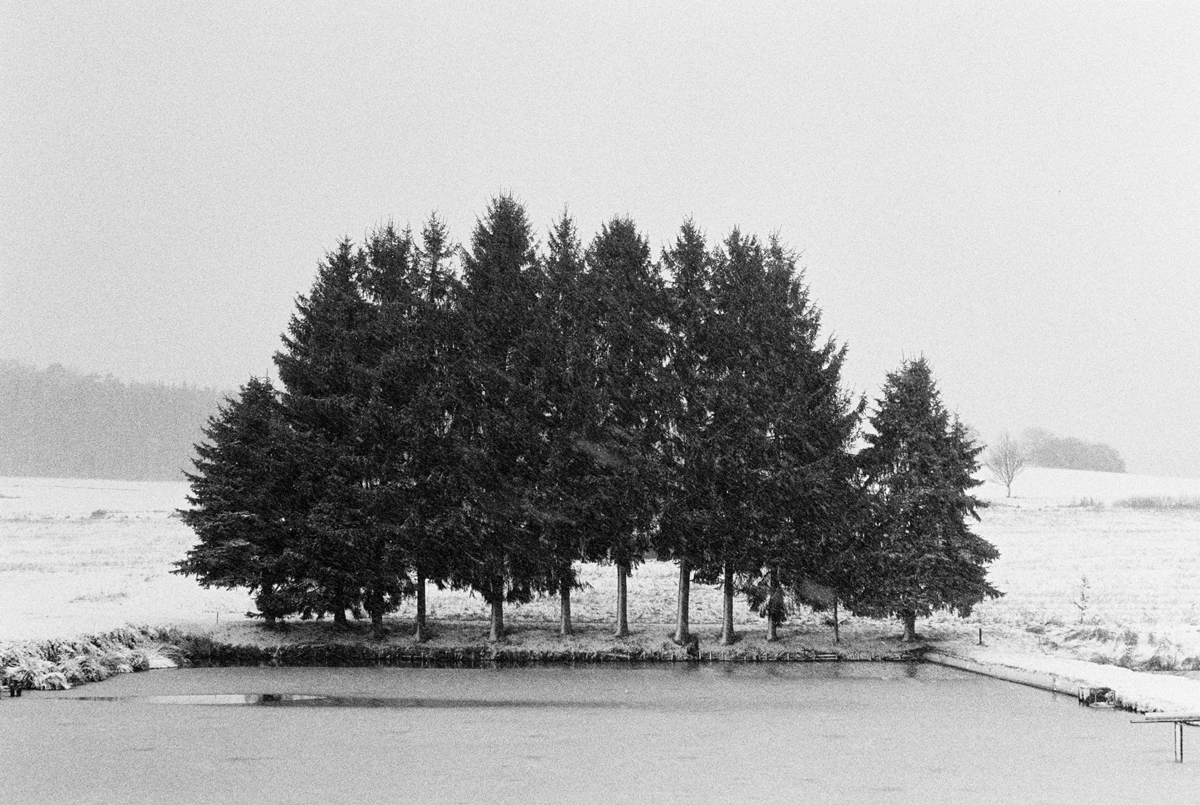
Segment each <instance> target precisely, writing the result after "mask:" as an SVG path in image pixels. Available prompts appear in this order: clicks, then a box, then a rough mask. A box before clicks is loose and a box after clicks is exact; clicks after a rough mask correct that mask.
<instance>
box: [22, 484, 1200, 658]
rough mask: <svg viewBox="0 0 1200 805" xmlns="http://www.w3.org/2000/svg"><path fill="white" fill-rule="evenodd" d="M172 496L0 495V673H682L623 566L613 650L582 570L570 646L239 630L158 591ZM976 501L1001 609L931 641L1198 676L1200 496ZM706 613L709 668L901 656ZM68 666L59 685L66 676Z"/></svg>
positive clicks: (1031, 490)
mask: <svg viewBox="0 0 1200 805" xmlns="http://www.w3.org/2000/svg"><path fill="white" fill-rule="evenodd" d="M185 492H186V487H185V486H184V485H183V484H134V483H124V482H108V481H64V480H47V479H0V613H3V616H0V648H2V650H4V651H6V652H8V654H7V655H6V656H8V657H9V658H10V659H11V658H12V657H13V656H14V655H13V653H12V652H14V651H21V652H24V654H25V655H27V656H30V657H33V658H41V659H43V660H46V661H48V662H51V663H52V664H53V663H54V662H56V661H54V660H50V659H49V658H48V657H47V656H45V655H47V654H53V653H54V652H55V651H56V650H57V649H54V648H53V645H58V646H59V648H60V649H61V647H62V646H63V645H65V643H64V640H65V639H67V638H72V637H73V636H76V635H79V634H98V635H102V637H100V638H94V639H92V640H91V642H94V643H104V644H105V645H107V646H108V648H109V650H111V652H112V654H113V659H112V661H110V662H108V663H107V665H106V661H104V660H102V659H97V658H95V657H93V658H92V659H93V660H94V662H93V661H89V660H88V659H87V657H84V658H83V659H79V660H78V662H76V663H75V665H77V666H79V668H80V669H82V668H84V667H85V666H86V667H87V668H93V667H94V666H95V665H96V664H97V663H98V664H99V665H100V666H101V667H110V666H111V668H113V669H115V670H118V671H119V670H125V669H126V668H129V669H136V668H137V667H139V666H144V665H146V664H147V663H148V661H149V660H148V659H147V662H141V661H140V659H137V658H136V657H132V656H126V652H137V651H141V652H144V653H145V654H146V655H147V658H149V657H151V656H158V657H163V658H169V657H171V656H179V654H180V653H182V654H185V655H190V656H192V657H194V658H195V659H197V660H200V661H206V659H207V660H208V661H219V662H255V663H257V662H272V661H275V662H288V663H312V664H318V663H320V664H338V663H339V662H343V661H344V662H350V661H353V662H356V663H362V662H366V663H374V662H414V661H421V658H428V659H429V661H437V662H443V661H444V662H461V663H465V664H472V663H474V662H483V661H490V660H491V659H493V658H499V659H500V660H502V661H512V662H524V661H531V660H536V659H558V660H564V659H565V660H571V659H574V660H580V661H587V660H604V659H617V658H620V659H627V658H643V659H681V658H682V657H683V656H684V655H683V652H682V651H681V650H680V649H678V647H675V646H674V644H672V643H670V642H669V635H670V632H671V625H670V624H671V621H672V619H673V616H674V606H675V582H676V576H675V570H674V568H673V567H672V566H669V565H666V564H663V563H657V562H650V563H647V564H645V565H643V566H642V567H640V568H638V569H637V570H636V571H635V574H634V576H633V578H632V579H631V581H630V604H631V612H630V616H631V626H632V628H633V631H634V634H633V635H632V636H631V637H630V638H626V639H622V640H615V639H613V638H612V637H611V636H610V632H611V624H610V621H611V608H612V601H613V592H614V590H615V579H614V571H613V570H612V569H611V568H608V567H597V566H585V567H584V568H583V569H582V574H581V575H582V580H583V581H584V583H585V588H584V589H583V590H580V591H579V592H578V593H577V594H576V596H575V600H574V607H573V608H574V612H575V620H576V626H577V630H578V632H579V634H577V635H576V636H575V637H572V638H560V637H558V636H557V635H556V632H555V628H556V619H557V609H556V601H554V600H552V599H551V600H541V601H536V602H534V603H532V604H528V605H525V606H520V607H510V608H508V610H507V611H506V620H507V622H508V624H509V627H510V629H509V634H508V636H507V639H506V641H505V642H504V644H502V645H501V646H491V645H488V644H487V642H486V617H487V612H486V608H485V606H484V604H483V602H482V601H481V600H480V599H479V598H478V597H474V596H471V595H469V594H466V593H461V592H453V591H437V590H433V589H431V590H430V594H429V614H430V618H431V625H432V626H433V629H434V636H433V639H431V640H430V641H429V643H428V644H426V645H425V646H424V647H421V648H419V649H418V648H417V647H414V646H413V645H412V641H411V638H410V637H409V636H408V633H409V630H410V628H411V618H412V612H411V607H408V608H405V609H403V610H401V611H400V612H398V613H397V614H396V615H395V616H394V617H393V618H392V619H390V620H389V622H388V627H389V634H388V635H387V636H386V637H385V639H383V640H381V641H373V640H371V639H370V636H369V633H368V630H367V628H366V626H365V625H352V627H351V628H350V629H349V630H346V631H344V632H334V631H333V629H332V625H331V624H312V623H302V624H294V625H292V626H290V627H289V628H288V629H286V630H283V631H278V632H275V631H269V630H266V629H264V628H262V627H261V626H259V625H257V623H256V622H253V621H248V620H247V619H245V617H244V613H245V612H246V611H247V610H248V609H251V608H252V606H251V604H250V601H249V599H248V598H247V596H246V595H245V594H244V593H240V592H237V591H225V590H203V589H202V588H200V587H198V586H197V585H195V584H194V583H193V582H192V581H191V580H189V579H184V578H181V577H178V576H173V575H171V574H170V573H169V571H170V569H171V563H172V562H173V561H175V560H176V559H178V558H180V557H181V556H182V555H183V553H184V551H186V550H187V548H188V547H189V546H190V544H191V542H192V534H191V532H190V531H188V529H187V528H186V527H184V526H183V525H182V523H181V522H180V521H179V520H178V519H177V518H175V517H172V516H171V512H172V510H173V509H174V508H176V507H177V506H179V505H182V504H183V496H184V494H185ZM982 492H983V494H984V496H985V497H987V498H989V499H990V501H991V502H992V504H993V505H992V506H990V507H989V508H987V509H985V510H984V511H983V512H982V515H983V521H982V522H981V523H980V524H979V525H978V530H979V532H980V533H981V534H982V535H983V536H984V537H986V538H987V539H989V540H991V541H992V542H993V543H994V544H995V545H996V546H997V547H998V548H999V549H1000V552H1001V558H1000V560H999V561H998V562H996V563H995V564H994V565H993V566H992V569H991V577H992V579H993V581H994V583H996V585H997V586H998V587H1000V588H1001V589H1002V590H1004V591H1005V592H1006V593H1007V595H1006V596H1005V597H1004V598H1002V599H999V600H998V601H994V602H988V603H986V604H984V605H982V606H980V607H979V608H978V609H977V611H976V613H975V614H974V615H972V617H971V618H970V619H968V620H966V621H963V620H960V619H957V618H952V617H949V616H943V615H938V616H935V617H934V618H931V619H928V620H927V621H925V622H922V623H920V624H919V628H920V629H921V631H922V632H923V633H924V635H925V637H926V638H927V639H928V640H929V641H930V642H932V643H934V644H938V645H942V646H953V645H954V644H967V643H970V642H974V639H975V637H976V635H977V630H978V629H979V628H982V629H983V630H984V637H985V641H987V642H988V643H989V644H991V645H997V644H1000V643H1003V644H1006V645H1011V646H1013V647H1015V648H1018V649H1020V650H1024V651H1034V652H1047V653H1054V654H1057V655H1063V656H1071V657H1078V658H1082V659H1088V660H1093V661H1101V662H1111V663H1117V664H1122V665H1125V666H1127V667H1139V668H1163V669H1168V670H1170V669H1189V668H1200V609H1198V605H1200V582H1198V581H1197V579H1198V578H1200V573H1198V572H1197V571H1200V567H1198V565H1200V510H1197V509H1195V508H1192V507H1190V504H1189V502H1188V501H1189V499H1194V498H1196V497H1197V496H1198V495H1200V481H1194V480H1181V479H1153V478H1143V477H1139V476H1120V475H1107V474H1100V473H1070V472H1066V471H1052V470H1030V471H1028V472H1027V473H1026V474H1025V475H1023V476H1021V477H1020V478H1019V479H1018V480H1017V483H1016V484H1015V485H1014V498H1013V499H1011V500H1006V499H1004V498H1003V489H1002V488H998V487H995V486H994V485H990V484H989V485H988V486H987V487H984V489H983V490H982ZM1137 498H1151V499H1155V500H1150V501H1146V500H1136V499H1137ZM1127 501H1131V503H1129V504H1128V505H1120V504H1123V503H1125V502H1127ZM1085 579H1086V581H1085ZM719 613H720V597H719V595H718V594H717V591H716V590H715V589H713V588H710V587H703V586H699V585H697V586H695V587H694V588H693V606H692V620H693V625H694V630H695V631H696V632H698V633H699V636H700V640H701V652H702V653H703V654H704V655H705V656H708V657H711V658H712V659H734V660H736V659H743V660H745V659H772V658H782V659H803V658H811V657H812V656H813V655H815V654H817V653H826V652H834V653H837V654H838V655H839V656H841V657H844V658H846V659H870V658H881V657H896V656H899V654H900V652H901V651H902V650H903V649H904V648H905V647H904V646H903V645H901V644H900V643H898V642H897V641H896V639H895V638H896V636H897V635H898V633H899V629H898V627H897V626H896V625H895V624H893V623H888V622H878V621H870V620H866V619H859V618H848V619H846V620H845V622H844V623H843V625H842V638H843V640H842V643H841V644H839V645H836V646H835V645H834V644H833V641H832V629H831V628H830V626H829V625H828V623H827V616H825V615H821V614H816V613H812V612H809V611H801V612H798V613H796V616H795V617H794V618H793V620H792V621H790V622H789V623H788V624H787V625H786V626H785V628H784V629H783V630H782V635H783V640H782V641H781V642H780V643H777V644H766V643H765V642H764V641H763V639H762V638H763V630H762V623H761V620H760V619H759V618H758V617H757V616H756V615H755V614H754V613H751V612H749V611H747V610H746V608H745V606H744V605H742V604H740V602H739V607H738V609H737V613H736V619H735V620H736V623H737V626H738V629H739V631H740V632H741V633H742V639H741V640H740V641H739V642H738V643H737V644H735V645H734V646H732V647H729V648H728V649H725V648H721V647H718V646H717V645H716V635H717V632H718V624H719ZM128 623H142V624H150V627H147V628H146V629H140V630H135V631H125V632H121V633H120V634H122V635H124V637H122V638H121V639H118V640H116V641H115V644H116V645H114V641H113V640H112V639H106V638H105V637H103V636H104V635H108V636H109V638H111V635H112V630H114V629H116V628H118V627H120V626H122V625H123V624H128ZM123 641H125V642H123ZM66 642H67V643H70V641H69V640H67V641H66ZM78 642H79V645H83V643H87V642H89V641H78ZM170 645H174V646H176V648H177V649H179V650H180V651H179V652H175V653H173V650H172V649H171V648H169V647H168V646H170ZM122 646H123V647H122ZM312 646H328V647H331V648H312ZM98 648H99V646H98ZM60 653H61V652H60ZM81 653H82V654H84V655H86V654H89V653H90V654H95V653H96V652H94V651H93V652H89V651H87V650H84V651H82V652H76V653H75V654H73V655H72V656H69V657H59V658H58V660H57V661H58V662H60V664H61V661H62V660H64V659H65V660H67V661H68V663H67V666H69V665H70V662H72V661H73V660H72V657H78V656H79V655H80V654H81ZM5 664H9V662H8V661H7V660H6V661H5ZM67 666H64V669H65V670H62V671H61V672H62V673H63V674H64V676H67V675H69V674H68V672H70V671H71V667H74V666H71V667H67ZM41 668H42V670H41V673H49V672H52V671H53V669H50V670H47V669H46V668H45V667H41ZM79 678H81V679H87V678H88V677H87V676H86V674H83V675H81V676H80V677H79Z"/></svg>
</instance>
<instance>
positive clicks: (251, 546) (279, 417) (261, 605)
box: [174, 379, 308, 621]
mask: <svg viewBox="0 0 1200 805" xmlns="http://www.w3.org/2000/svg"><path fill="white" fill-rule="evenodd" d="M204 435H205V437H206V439H207V441H206V442H204V443H202V444H198V445H196V455H197V458H196V460H195V473H193V474H188V476H187V477H188V480H189V481H191V484H192V494H191V495H190V496H189V497H188V502H189V503H191V504H192V507H191V508H190V509H185V510H184V511H183V512H182V517H183V521H184V522H185V523H186V524H187V525H188V526H190V527H191V528H192V529H193V530H194V531H195V532H196V536H197V537H198V538H199V542H198V543H197V544H196V545H195V547H193V548H192V549H191V550H189V551H188V554H187V558H185V559H184V560H182V561H180V562H178V563H177V569H176V570H175V571H174V572H176V573H180V574H183V575H189V576H195V577H196V579H197V581H199V582H200V584H202V585H204V586H205V587H230V588H236V587H245V588H247V589H249V590H250V591H251V593H252V594H253V595H254V597H255V602H256V603H257V605H258V609H259V612H260V613H261V614H262V615H263V616H264V617H265V618H267V619H268V621H274V620H275V619H276V618H280V617H283V616H285V615H289V614H292V613H294V612H296V611H298V610H299V609H300V608H301V607H302V606H303V602H302V601H301V600H300V598H299V597H298V596H297V594H296V590H295V589H293V586H292V585H291V583H290V579H291V578H292V576H293V575H294V570H295V565H296V563H297V562H298V561H299V557H298V556H297V555H296V554H295V553H294V552H293V551H294V548H295V547H296V546H297V545H298V544H299V543H301V542H302V541H304V539H305V538H306V537H307V536H308V535H307V533H306V532H307V529H306V526H305V523H304V520H303V517H302V516H301V514H300V513H301V512H303V511H304V507H305V497H306V495H305V492H304V490H305V481H304V480H303V472H302V467H301V465H300V463H299V461H298V457H299V456H298V453H297V452H296V450H295V447H296V440H295V436H294V434H293V433H292V431H291V429H290V428H289V427H288V425H287V423H286V422H285V421H284V418H283V412H282V410H281V408H280V405H279V401H278V399H277V396H276V393H275V389H274V388H273V387H272V386H271V384H270V383H269V382H268V381H266V380H258V379H252V380H250V382H248V383H247V384H246V385H245V386H243V387H242V390H241V392H240V393H239V395H238V397H237V398H236V399H231V400H227V401H226V404H225V405H224V406H222V407H221V409H220V412H219V413H218V414H217V415H216V416H214V417H212V418H211V419H210V420H209V424H208V427H207V428H206V429H205V430H204Z"/></svg>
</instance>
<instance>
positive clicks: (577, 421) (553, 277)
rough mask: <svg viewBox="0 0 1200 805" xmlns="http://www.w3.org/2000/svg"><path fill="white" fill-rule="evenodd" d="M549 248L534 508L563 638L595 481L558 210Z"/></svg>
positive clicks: (576, 251)
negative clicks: (539, 469)
mask: <svg viewBox="0 0 1200 805" xmlns="http://www.w3.org/2000/svg"><path fill="white" fill-rule="evenodd" d="M548 247H549V248H548V253H547V256H546V258H545V260H544V263H543V271H544V274H545V288H544V291H543V293H542V295H541V309H540V317H539V323H538V326H539V327H540V328H541V333H540V335H539V342H540V347H541V359H540V364H541V366H542V369H543V375H542V388H543V389H544V393H545V398H546V404H547V420H546V433H547V447H548V453H547V458H546V472H545V475H544V483H542V484H541V486H540V503H539V509H540V510H541V511H542V512H543V517H544V532H543V536H544V539H545V541H546V550H547V554H548V556H549V557H551V562H552V563H553V564H554V565H555V566H556V567H557V572H556V573H554V574H553V575H552V577H551V579H550V581H551V584H550V588H551V591H555V590H556V591H557V592H558V595H559V632H560V634H562V635H564V636H565V635H569V634H571V633H572V631H573V628H572V624H571V590H572V589H573V588H574V587H575V586H576V584H577V582H576V578H575V570H574V563H575V562H577V561H579V560H581V559H591V558H593V557H592V555H591V554H592V552H593V548H594V542H595V540H594V537H593V535H590V534H589V531H588V529H589V527H590V525H591V523H592V522H593V518H592V517H591V515H590V514H589V511H588V509H589V505H590V502H591V501H593V500H594V499H595V490H596V487H597V485H598V484H599V483H601V482H602V478H601V473H600V472H599V471H598V467H597V460H598V457H599V456H600V455H601V451H600V448H599V443H600V442H601V441H602V440H601V438H600V435H599V426H598V422H599V420H600V413H599V406H600V393H599V392H600V390H599V388H598V387H597V355H596V343H595V339H594V337H593V330H594V325H593V323H592V316H591V313H590V311H589V308H588V301H589V300H588V296H587V289H586V287H585V284H584V277H583V275H584V269H585V266H584V255H583V248H582V246H581V245H580V242H579V237H578V235H577V234H576V230H575V223H574V221H572V219H571V218H570V216H569V215H567V214H566V213H565V212H564V213H563V215H562V217H561V218H560V219H559V220H558V221H557V222H555V224H554V226H553V228H552V229H551V232H550V237H549V244H548Z"/></svg>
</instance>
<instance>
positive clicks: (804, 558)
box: [731, 237, 863, 640]
mask: <svg viewBox="0 0 1200 805" xmlns="http://www.w3.org/2000/svg"><path fill="white" fill-rule="evenodd" d="M731 253H732V251H731ZM752 277H753V278H754V280H755V281H756V282H757V283H759V284H758V285H757V287H756V288H755V289H754V290H753V292H752V294H751V301H752V304H753V306H754V307H753V312H752V313H751V314H750V315H749V317H748V318H749V319H750V321H752V322H753V327H754V329H753V331H752V332H751V334H750V336H749V337H750V339H751V347H750V349H749V352H750V354H751V355H753V356H755V361H754V364H753V365H752V366H751V371H752V373H753V380H752V389H753V390H752V391H751V392H750V398H751V400H752V401H753V405H752V406H751V408H750V410H751V411H752V412H753V413H752V416H754V417H755V418H757V419H758V422H759V423H760V424H759V425H758V427H759V428H761V429H762V434H763V436H764V437H765V442H764V443H763V445H762V449H763V451H764V452H763V453H762V461H763V469H762V471H760V473H759V474H758V479H757V483H754V484H753V487H752V488H753V497H754V499H755V501H756V505H755V506H754V508H753V512H754V531H753V534H752V535H751V537H750V539H749V542H748V543H747V547H746V548H744V549H743V553H748V556H747V560H748V561H747V562H746V565H745V568H746V570H745V579H744V581H743V589H744V590H745V591H746V593H747V595H748V598H749V600H750V604H751V606H752V607H753V608H756V609H758V611H759V613H760V614H761V615H762V616H763V617H764V618H765V619H766V621H767V639H768V640H774V639H775V637H776V628H777V626H778V624H779V623H781V622H783V621H784V620H785V619H786V616H787V610H788V605H787V593H788V591H792V592H793V593H795V592H796V591H797V590H798V589H803V587H804V586H805V585H806V584H812V583H813V582H818V583H820V584H823V585H827V586H832V587H833V588H834V589H840V588H843V587H844V586H845V585H846V583H847V581H846V579H844V578H843V576H844V570H845V567H846V566H845V561H844V560H845V559H846V558H848V557H847V553H846V547H847V545H848V544H849V543H850V541H851V538H852V536H853V534H854V527H855V524H856V521H857V518H856V513H857V512H859V511H861V508H862V507H861V503H860V502H861V498H862V495H861V494H860V492H859V489H858V487H857V485H856V484H855V483H854V481H855V473H856V469H855V466H854V462H853V460H852V459H851V456H850V454H849V449H850V446H851V442H852V440H853V438H854V436H855V434H856V433H857V430H858V423H859V419H860V416H861V413H862V408H863V401H861V400H860V401H859V402H858V403H857V404H855V403H854V402H853V401H852V400H851V399H850V397H849V395H847V394H846V393H845V392H843V391H842V388H841V367H842V363H843V361H844V359H845V347H840V346H838V345H837V344H835V343H834V341H833V340H832V339H828V340H825V341H821V340H820V338H819V331H820V323H821V316H820V311H819V310H818V309H817V308H816V307H815V306H813V305H812V303H811V301H810V300H809V294H808V288H807V287H806V286H805V285H804V283H803V277H802V275H801V274H800V273H799V272H798V271H797V269H796V265H795V256H794V255H793V254H792V253H791V252H789V251H788V250H786V249H785V248H783V246H782V245H781V244H780V243H779V240H778V238H776V237H772V238H771V239H770V241H769V242H768V245H767V247H766V248H765V249H764V250H763V255H762V270H761V272H760V271H758V270H757V269H756V270H755V271H754V273H753V275H752ZM747 284H750V283H747ZM751 287H753V285H751Z"/></svg>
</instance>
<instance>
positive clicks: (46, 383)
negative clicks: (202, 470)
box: [0, 361, 221, 481]
mask: <svg viewBox="0 0 1200 805" xmlns="http://www.w3.org/2000/svg"><path fill="white" fill-rule="evenodd" d="M220 401H221V394H220V392H218V391H216V390H215V389H210V388H197V387H195V386H178V385H164V384H157V383H125V382H122V381H120V380H116V379H114V378H113V377H111V376H106V377H101V376H99V375H95V374H88V375H83V374H79V373H77V372H72V371H69V370H67V369H64V368H63V367H62V366H59V365H58V364H54V365H52V366H50V367H49V368H46V369H36V368H34V367H30V366H25V365H22V364H20V363H17V362H15V361H0V475H10V476H42V477H49V478H119V479H124V480H130V481H177V480H179V479H180V474H181V472H183V471H184V470H186V469H187V468H188V467H189V466H190V465H191V459H192V455H193V453H192V445H193V444H194V443H195V442H196V441H198V440H199V439H200V438H201V437H202V436H203V433H202V430H201V428H202V426H203V423H204V421H205V420H206V419H207V418H208V417H209V416H210V415H212V414H213V413H214V412H215V411H216V410H217V407H218V405H219V403H220Z"/></svg>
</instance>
